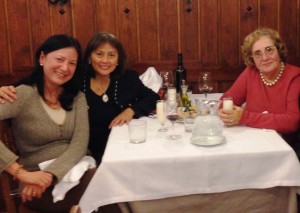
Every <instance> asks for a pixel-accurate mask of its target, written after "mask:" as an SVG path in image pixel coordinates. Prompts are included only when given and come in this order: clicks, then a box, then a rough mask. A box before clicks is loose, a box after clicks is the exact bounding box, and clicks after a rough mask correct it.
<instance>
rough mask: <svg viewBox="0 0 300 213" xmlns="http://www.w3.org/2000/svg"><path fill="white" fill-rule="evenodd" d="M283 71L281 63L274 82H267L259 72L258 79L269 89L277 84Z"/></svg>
mask: <svg viewBox="0 0 300 213" xmlns="http://www.w3.org/2000/svg"><path fill="white" fill-rule="evenodd" d="M283 71H284V63H283V62H281V67H280V70H279V72H278V74H277V76H276V78H275V79H274V80H272V81H268V80H267V79H266V77H265V76H264V74H263V73H262V72H261V71H259V75H260V78H261V80H262V82H263V83H264V85H266V86H268V87H271V86H273V85H275V84H276V83H277V82H278V80H279V78H280V77H281V76H282V73H283Z"/></svg>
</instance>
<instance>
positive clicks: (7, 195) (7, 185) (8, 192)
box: [0, 120, 80, 213]
mask: <svg viewBox="0 0 300 213" xmlns="http://www.w3.org/2000/svg"><path fill="white" fill-rule="evenodd" d="M0 140H1V141H2V142H3V143H4V144H5V145H6V146H7V147H8V148H9V149H10V150H12V151H13V152H14V153H17V149H16V147H15V144H14V139H13V133H12V128H11V122H10V120H4V121H0ZM17 188H18V183H17V182H16V181H14V180H13V178H12V177H11V175H10V174H8V173H6V172H2V173H1V174H0V190H2V194H3V198H4V202H5V206H6V211H7V212H8V213H41V212H38V211H35V210H32V209H30V208H28V207H26V206H25V205H24V204H23V203H22V202H21V197H20V196H19V195H13V194H12V192H13V190H15V189H17ZM70 212H71V213H80V208H79V206H74V207H72V209H71V210H70Z"/></svg>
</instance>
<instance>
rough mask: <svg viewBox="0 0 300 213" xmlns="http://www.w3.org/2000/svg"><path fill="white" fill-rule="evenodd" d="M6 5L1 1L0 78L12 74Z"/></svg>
mask: <svg viewBox="0 0 300 213" xmlns="http://www.w3.org/2000/svg"><path fill="white" fill-rule="evenodd" d="M5 9H6V5H5V2H4V1H0V50H1V51H0V58H1V60H0V77H1V76H5V75H8V74H10V73H11V72H12V70H11V69H10V68H9V64H10V49H9V41H8V38H7V31H8V27H7V26H6V21H7V19H6V10H5Z"/></svg>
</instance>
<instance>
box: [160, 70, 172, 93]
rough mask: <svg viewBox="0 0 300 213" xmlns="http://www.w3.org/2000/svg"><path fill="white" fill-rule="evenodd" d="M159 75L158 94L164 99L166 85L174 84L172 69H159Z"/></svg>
mask: <svg viewBox="0 0 300 213" xmlns="http://www.w3.org/2000/svg"><path fill="white" fill-rule="evenodd" d="M159 75H160V77H161V78H162V85H161V87H160V91H159V94H160V97H161V99H164V98H165V94H166V93H167V90H168V87H171V86H173V84H174V78H173V74H172V71H161V72H160V73H159Z"/></svg>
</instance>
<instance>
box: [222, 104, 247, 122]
mask: <svg viewBox="0 0 300 213" xmlns="http://www.w3.org/2000/svg"><path fill="white" fill-rule="evenodd" d="M243 111H244V109H243V108H241V107H238V106H233V111H232V113H231V114H228V113H226V112H224V111H223V109H219V111H218V115H219V117H220V119H221V120H222V121H223V123H224V124H225V125H226V126H237V125H239V123H240V120H241V118H242V115H243Z"/></svg>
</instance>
